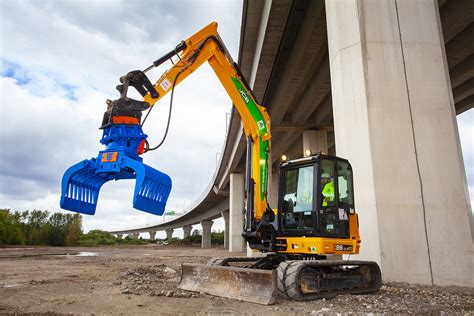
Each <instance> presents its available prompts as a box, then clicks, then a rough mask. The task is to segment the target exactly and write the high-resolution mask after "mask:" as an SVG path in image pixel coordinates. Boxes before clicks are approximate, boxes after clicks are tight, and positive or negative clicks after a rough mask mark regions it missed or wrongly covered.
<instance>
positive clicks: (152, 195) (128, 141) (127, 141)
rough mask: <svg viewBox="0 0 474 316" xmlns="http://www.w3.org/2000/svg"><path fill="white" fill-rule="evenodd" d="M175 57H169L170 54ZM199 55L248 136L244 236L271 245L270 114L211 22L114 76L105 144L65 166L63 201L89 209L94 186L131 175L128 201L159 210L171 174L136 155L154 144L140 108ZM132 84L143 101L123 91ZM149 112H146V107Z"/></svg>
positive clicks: (169, 87)
mask: <svg viewBox="0 0 474 316" xmlns="http://www.w3.org/2000/svg"><path fill="white" fill-rule="evenodd" d="M173 59H174V60H173ZM168 60H171V61H172V63H173V65H172V66H171V67H170V68H169V69H168V70H167V71H165V72H164V73H163V75H162V76H161V77H160V78H159V79H158V80H157V81H156V83H154V84H152V83H151V82H150V80H149V79H148V77H147V76H146V74H145V73H146V72H148V71H150V70H151V69H153V68H155V67H157V66H159V65H161V64H163V63H164V62H166V61H168ZM205 62H208V63H209V65H210V66H211V67H212V69H213V70H214V72H215V74H216V75H217V77H218V78H219V80H220V82H221V83H222V85H223V87H224V89H225V90H226V92H227V94H228V95H229V97H230V98H231V100H232V102H233V105H234V106H235V107H236V109H237V111H238V112H239V114H240V118H241V120H242V124H243V129H244V133H245V136H246V140H247V159H246V175H245V191H246V197H247V202H246V210H245V212H246V220H245V227H244V234H243V235H244V237H245V238H246V239H247V241H248V242H249V243H250V245H251V247H252V248H254V249H259V250H264V251H270V250H272V247H273V244H274V241H275V240H276V238H275V237H276V236H275V232H276V230H277V220H276V216H275V214H274V213H273V211H272V210H271V208H270V207H269V206H268V205H267V181H268V167H269V165H270V161H269V160H270V146H271V142H270V139H271V133H270V118H269V116H268V113H267V111H266V109H265V108H264V107H262V106H260V105H259V104H258V103H257V101H256V98H255V96H254V95H253V93H252V90H251V89H250V87H249V85H248V83H247V81H246V80H245V78H244V76H243V74H242V73H241V71H240V69H239V67H238V65H237V64H236V63H235V62H234V61H233V60H232V57H231V56H230V54H229V52H228V51H227V49H226V47H225V45H224V43H223V42H222V41H221V39H220V36H219V34H218V33H217V23H215V22H213V23H210V24H209V25H207V26H206V27H204V28H203V29H202V30H200V31H198V32H197V33H195V34H194V35H192V36H191V37H190V38H188V39H187V40H185V41H182V42H181V43H179V44H178V45H177V46H176V48H175V49H174V50H172V51H170V52H169V53H167V54H165V55H164V56H163V57H161V58H159V59H157V60H156V61H154V62H153V64H152V65H151V66H149V67H148V68H147V69H145V70H144V71H140V70H135V71H132V72H129V73H128V74H127V75H125V76H123V77H121V78H120V81H121V83H122V84H121V85H119V86H117V90H118V91H119V92H120V98H119V99H117V100H114V101H111V100H107V105H108V109H107V112H106V113H105V114H104V119H103V122H102V127H101V129H103V131H104V135H103V138H102V140H101V143H102V144H104V145H106V146H107V147H106V150H104V151H101V152H99V156H98V157H97V158H93V159H90V160H85V161H82V162H80V163H78V164H76V165H74V166H73V167H71V168H69V169H68V170H67V171H66V173H65V175H64V177H63V182H62V195H61V207H63V208H65V209H68V210H72V211H76V212H81V213H86V214H94V212H95V208H96V204H97V200H98V194H99V190H100V187H101V186H102V185H103V184H104V183H105V182H107V181H110V180H121V179H133V178H136V179H137V182H136V185H135V197H134V203H133V205H134V207H135V208H137V209H139V210H142V211H145V212H149V213H153V214H157V215H161V214H162V213H163V212H164V208H165V204H166V200H167V198H168V196H169V192H170V190H171V179H170V178H169V177H168V176H167V175H166V174H164V173H161V172H159V171H158V170H155V169H153V168H151V167H149V166H146V165H145V164H143V163H142V158H141V157H139V155H141V154H142V153H143V152H146V151H148V150H152V149H153V148H152V149H150V148H149V146H148V142H147V140H146V138H147V135H146V134H144V132H143V130H142V125H143V123H144V121H145V120H146V117H145V119H144V120H143V122H141V117H142V112H143V111H145V110H147V109H151V107H153V106H154V105H155V104H156V103H157V102H158V101H159V100H160V99H162V98H163V97H164V96H165V95H167V94H168V93H170V92H171V95H173V91H174V89H175V88H176V86H177V85H179V84H180V83H181V82H182V81H183V80H185V79H186V78H187V77H188V76H189V75H190V74H191V73H193V72H194V71H195V70H196V69H198V68H199V67H200V66H202V65H203V64H204V63H205ZM129 87H133V88H135V89H136V90H137V91H138V92H139V93H140V94H141V95H142V96H143V100H141V101H140V100H133V99H131V98H129V97H128V96H127V92H128V89H129ZM148 114H149V113H148Z"/></svg>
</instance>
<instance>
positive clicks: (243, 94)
mask: <svg viewBox="0 0 474 316" xmlns="http://www.w3.org/2000/svg"><path fill="white" fill-rule="evenodd" d="M239 92H240V94H241V95H242V98H244V101H245V103H249V102H250V99H249V97H248V96H247V93H245V90H244V89H242V88H240V89H239Z"/></svg>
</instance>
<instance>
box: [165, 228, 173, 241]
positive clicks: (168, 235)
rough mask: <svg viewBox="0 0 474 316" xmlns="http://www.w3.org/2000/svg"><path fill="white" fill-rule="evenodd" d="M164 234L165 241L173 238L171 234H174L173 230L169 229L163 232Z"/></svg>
mask: <svg viewBox="0 0 474 316" xmlns="http://www.w3.org/2000/svg"><path fill="white" fill-rule="evenodd" d="M165 232H166V240H168V241H169V240H171V238H173V232H174V229H172V228H170V229H167V230H165Z"/></svg>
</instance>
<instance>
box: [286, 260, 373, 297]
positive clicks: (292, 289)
mask: <svg viewBox="0 0 474 316" xmlns="http://www.w3.org/2000/svg"><path fill="white" fill-rule="evenodd" d="M347 265H358V266H370V267H371V270H372V272H373V273H372V277H373V279H374V280H373V282H372V286H371V287H370V288H356V289H351V290H347V289H346V290H334V292H322V293H308V294H304V293H302V292H301V289H300V286H301V280H300V274H301V271H302V270H303V269H304V268H305V267H329V266H347ZM277 276H278V280H277V284H278V290H279V293H280V294H281V295H282V296H284V297H286V298H289V299H293V300H296V301H310V300H314V299H319V298H331V297H334V296H336V295H338V294H347V293H350V294H367V293H373V292H376V291H377V290H378V289H379V288H380V286H381V283H382V277H381V272H380V268H379V266H378V265H377V264H376V263H375V262H370V261H302V260H297V261H285V262H282V263H280V265H279V266H278V268H277Z"/></svg>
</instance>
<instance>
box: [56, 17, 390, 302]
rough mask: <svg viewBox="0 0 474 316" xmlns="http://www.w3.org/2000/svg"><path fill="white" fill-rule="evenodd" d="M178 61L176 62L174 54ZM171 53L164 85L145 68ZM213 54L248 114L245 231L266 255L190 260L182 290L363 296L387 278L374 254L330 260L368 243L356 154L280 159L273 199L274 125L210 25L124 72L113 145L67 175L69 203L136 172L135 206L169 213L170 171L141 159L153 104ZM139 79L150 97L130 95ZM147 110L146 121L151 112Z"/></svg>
mask: <svg viewBox="0 0 474 316" xmlns="http://www.w3.org/2000/svg"><path fill="white" fill-rule="evenodd" d="M173 59H174V60H173ZM168 60H171V61H172V62H173V65H172V66H171V68H170V69H169V70H167V71H166V72H165V73H164V74H163V75H162V76H161V77H160V78H159V79H158V81H157V82H156V83H155V84H152V83H151V82H150V80H149V79H148V78H147V76H146V75H145V73H146V72H148V71H150V70H151V69H153V68H155V67H157V66H159V65H161V64H163V63H164V62H166V61H168ZM205 62H208V63H209V64H210V66H211V67H212V69H213V70H214V71H215V73H216V75H217V77H218V78H219V80H220V82H221V83H222V85H223V86H224V88H225V90H226V91H227V93H228V95H229V96H230V98H231V100H232V102H233V104H234V106H235V107H236V109H237V111H238V112H239V114H240V118H241V120H242V123H243V128H244V132H245V136H246V139H247V156H246V158H247V159H246V172H245V194H246V203H245V208H244V210H243V213H244V217H245V220H244V227H243V232H242V236H243V238H244V239H245V240H246V241H247V242H248V246H249V247H250V248H251V249H253V250H254V251H258V252H261V253H263V254H264V255H263V256H258V257H235V258H215V259H213V260H211V261H210V262H209V263H208V264H207V265H195V264H183V266H182V277H181V281H180V284H179V287H180V288H181V289H185V290H191V291H200V292H205V293H209V294H212V295H218V296H224V297H229V298H234V299H239V300H245V301H251V302H255V303H260V304H271V303H273V302H274V301H275V299H276V298H277V293H280V295H282V296H285V297H287V298H290V299H294V300H299V301H306V300H313V299H318V298H329V297H334V296H335V295H338V294H342V293H351V294H364V293H371V292H375V291H377V290H378V289H379V288H380V286H381V272H380V268H379V266H378V265H377V263H375V262H369V261H349V260H338V261H333V260H327V256H328V255H355V254H358V253H359V250H360V244H361V240H360V236H359V229H358V217H357V213H356V211H355V204H354V184H353V174H352V167H351V165H350V163H349V161H347V160H345V159H343V158H339V157H335V156H330V155H327V154H324V153H319V154H316V155H312V156H309V157H305V158H300V159H295V160H289V161H284V162H282V164H281V165H280V177H279V194H278V207H277V208H271V207H270V206H269V205H268V202H267V182H268V172H269V171H268V170H269V164H270V147H271V137H272V136H271V123H270V118H269V115H268V113H267V111H266V109H265V107H263V106H261V105H259V104H258V103H257V101H256V98H255V96H254V95H253V93H252V89H251V88H250V87H249V85H248V83H247V81H246V80H245V78H244V76H243V74H242V73H241V71H240V70H239V67H238V65H237V64H236V63H235V62H234V61H233V60H232V58H231V56H230V54H229V53H228V51H227V49H226V48H225V46H224V44H223V42H222V40H221V38H220V36H219V34H218V33H217V23H211V24H209V25H208V26H206V27H205V28H203V29H202V30H200V31H199V32H197V33H196V34H194V35H193V36H191V37H190V38H188V39H187V40H185V41H182V42H181V43H179V44H178V45H177V46H176V47H175V49H173V50H172V51H170V52H169V53H167V54H166V55H164V56H163V57H161V58H159V59H158V60H156V61H154V62H153V64H152V65H151V66H150V67H148V68H147V69H145V70H143V71H140V70H136V71H132V72H129V73H128V74H127V75H125V76H123V77H121V78H120V81H121V84H120V85H119V86H117V90H118V91H119V92H120V98H119V99H117V100H114V101H111V100H107V111H106V112H105V114H104V117H103V121H102V126H101V129H102V130H103V136H102V139H101V143H102V144H104V145H105V146H106V149H105V150H103V151H100V152H99V155H98V156H97V158H92V159H89V160H84V161H82V162H80V163H78V164H76V165H74V166H72V167H70V168H69V169H68V170H67V171H66V172H65V174H64V176H63V180H62V193H61V203H60V204H61V207H62V208H64V209H67V210H71V211H75V212H80V213H84V214H91V215H93V214H94V213H95V209H96V205H97V200H98V195H99V190H100V187H101V186H102V185H103V184H104V183H105V182H107V181H110V180H121V179H136V184H135V195H134V201H133V206H134V207H135V208H136V209H139V210H142V211H145V212H149V213H152V214H157V215H161V214H163V212H164V209H165V205H166V200H167V198H168V196H169V192H170V190H171V179H170V178H169V177H168V176H167V175H166V174H164V173H162V172H160V171H158V170H156V169H154V168H151V167H149V166H147V165H145V164H143V162H142V158H141V157H140V155H141V154H143V153H145V152H149V151H152V150H154V149H156V148H158V147H159V146H160V145H161V143H163V141H164V140H165V138H166V134H167V132H168V128H169V120H168V125H167V127H166V132H165V135H164V137H163V140H162V141H161V143H160V144H159V145H158V146H154V147H151V146H150V145H149V143H148V141H147V135H146V134H144V133H143V130H142V126H143V124H144V123H145V121H146V120H147V117H148V114H149V113H150V111H151V109H152V107H153V105H154V104H155V103H156V102H157V101H159V100H160V99H161V98H163V97H164V96H165V95H166V94H168V93H169V92H170V93H171V101H170V102H171V104H170V115H171V108H172V102H173V94H174V89H175V87H176V86H177V85H178V84H179V83H180V82H181V81H183V80H184V79H185V78H187V77H188V76H189V75H190V74H191V73H192V72H193V71H194V70H196V69H197V68H199V67H200V66H201V65H202V64H204V63H205ZM129 87H134V88H135V89H136V90H137V91H138V92H139V93H140V94H141V95H142V96H143V97H144V99H143V100H142V101H139V100H134V99H131V98H129V97H128V96H127V91H128V88H129ZM146 110H148V112H147V114H146V116H145V117H144V118H143V120H142V112H144V111H146Z"/></svg>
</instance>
